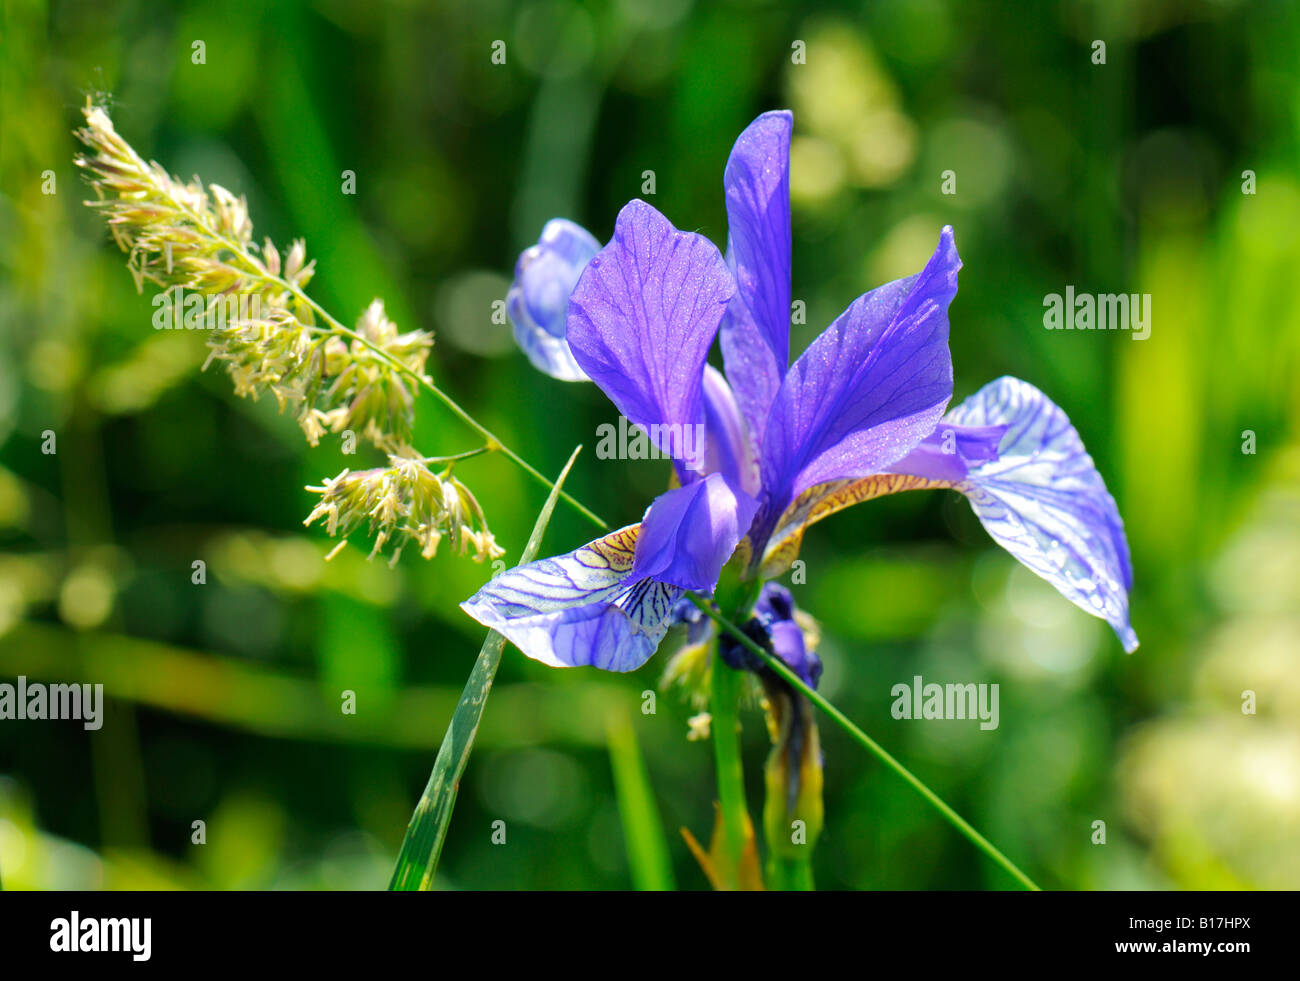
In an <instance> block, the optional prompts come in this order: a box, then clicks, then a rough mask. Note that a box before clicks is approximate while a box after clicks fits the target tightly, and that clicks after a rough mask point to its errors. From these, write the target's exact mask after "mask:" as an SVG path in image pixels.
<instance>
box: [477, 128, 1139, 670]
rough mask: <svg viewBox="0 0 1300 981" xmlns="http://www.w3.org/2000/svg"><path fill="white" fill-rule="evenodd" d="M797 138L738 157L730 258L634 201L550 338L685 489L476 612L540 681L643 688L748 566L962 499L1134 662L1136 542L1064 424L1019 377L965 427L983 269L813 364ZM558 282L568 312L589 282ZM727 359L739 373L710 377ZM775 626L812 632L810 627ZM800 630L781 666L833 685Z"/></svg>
mask: <svg viewBox="0 0 1300 981" xmlns="http://www.w3.org/2000/svg"><path fill="white" fill-rule="evenodd" d="M791 127H792V117H791V115H790V113H788V112H769V113H765V114H763V115H762V116H760V117H758V119H756V120H755V121H754V122H753V123H751V124H750V126H749V127H748V128H747V129H746V130H745V131H744V132H743V133H742V134H741V136H740V138H739V139H738V140H737V141H736V144H735V147H734V148H733V149H732V152H731V157H730V159H729V160H728V162H727V167H726V171H725V173H724V178H723V184H724V188H725V191H726V205H727V218H728V224H729V237H730V242H729V246H728V250H727V256H726V258H725V259H724V258H723V256H722V254H721V253H720V252H719V251H718V249H717V248H716V247H715V246H714V245H713V244H712V243H711V242H709V241H708V239H706V238H704V237H703V236H700V235H697V234H694V233H690V232H681V231H678V230H677V229H676V228H674V227H673V225H672V223H671V222H669V221H668V219H667V218H665V217H664V216H663V215H661V214H660V213H659V212H658V211H656V210H655V209H654V208H652V207H651V206H650V205H648V204H646V203H645V202H643V201H639V200H634V201H632V202H630V203H628V204H627V205H626V206H625V207H624V208H623V210H622V211H621V212H620V213H619V216H618V220H617V222H616V224H615V229H614V235H613V238H612V239H611V240H610V242H609V243H608V244H607V245H606V246H605V247H604V248H602V249H600V250H599V251H598V252H597V253H596V255H595V256H594V257H592V258H591V260H590V262H589V263H588V264H587V265H586V268H585V269H583V270H582V271H581V275H580V276H579V277H578V278H577V281H576V285H575V286H574V287H573V288H572V292H571V293H569V294H567V296H566V300H567V314H566V318H565V330H564V331H563V332H560V333H557V332H556V331H555V330H553V329H552V330H548V334H549V336H550V337H552V338H555V339H556V340H558V341H559V342H560V343H561V344H564V343H567V345H568V348H569V350H570V352H571V357H572V359H573V361H574V362H575V364H576V365H577V367H578V368H580V369H581V371H582V373H583V374H585V375H586V376H587V377H589V378H590V379H591V380H592V381H593V382H595V383H596V385H597V386H599V387H600V388H601V390H602V391H604V393H605V394H606V395H607V396H608V397H609V398H610V400H611V401H612V402H613V403H614V405H615V406H616V407H617V408H618V409H619V411H620V412H622V413H623V414H624V415H625V416H626V417H627V418H628V420H629V421H630V422H632V423H633V424H635V425H637V426H640V427H641V428H642V429H644V430H645V431H646V433H647V434H648V435H649V438H650V439H651V441H652V442H654V443H655V444H656V445H657V446H658V447H659V449H661V450H662V451H664V452H665V453H667V454H669V455H670V456H672V458H673V461H674V467H675V469H676V474H677V478H678V482H679V484H680V486H678V487H675V488H673V489H671V490H669V491H667V492H665V493H664V494H661V495H660V496H659V497H658V498H656V499H655V500H654V501H653V502H652V503H651V505H650V507H649V508H648V509H647V510H646V512H645V515H644V517H643V518H642V520H641V522H640V523H639V524H636V525H629V526H628V527H626V528H622V529H620V530H618V531H615V532H613V533H611V534H609V535H606V536H604V537H603V538H600V539H597V540H596V541H593V542H590V543H588V544H587V545H584V546H583V547H582V548H579V549H577V550H576V551H573V552H570V553H567V554H565V555H560V556H555V557H553V558H548V559H543V560H541V561H538V562H533V563H530V564H528V565H525V566H520V567H518V568H515V569H511V570H508V571H506V572H504V573H502V574H500V575H498V576H496V577H495V578H493V579H492V580H491V581H490V582H488V583H487V584H486V585H485V586H484V587H483V588H482V589H480V590H479V591H478V592H477V593H476V594H475V595H474V596H472V597H471V598H470V599H469V600H467V601H466V602H465V603H464V604H462V606H463V608H464V609H465V610H466V612H468V613H469V614H470V615H471V616H473V617H474V618H475V619H477V620H478V621H479V622H481V623H483V624H484V625H485V626H488V627H491V628H493V629H495V630H498V631H499V632H501V633H502V634H504V635H505V636H506V637H507V638H508V639H509V640H510V641H511V642H513V643H514V644H515V645H516V646H518V647H519V648H520V649H521V650H522V651H523V652H524V653H525V654H527V655H528V656H529V657H532V658H534V659H536V660H539V661H542V662H544V663H547V664H552V665H556V666H574V665H594V666H596V667H601V668H606V669H608V670H614V671H630V670H633V669H635V668H637V667H639V666H640V665H641V664H643V663H644V662H645V661H646V659H647V658H649V657H650V655H651V654H653V653H654V651H655V649H656V648H657V647H658V645H659V642H660V641H661V640H662V638H663V636H664V634H665V633H666V631H667V630H668V627H669V626H670V625H671V623H672V622H673V620H674V611H675V610H676V609H677V608H678V604H679V601H680V600H681V599H682V597H683V595H684V593H685V591H687V590H692V591H695V592H698V593H706V594H707V593H711V592H712V591H713V590H714V589H715V588H716V585H717V581H718V577H719V575H720V573H721V570H722V567H723V565H724V564H726V563H727V562H728V560H729V559H731V558H732V556H733V555H738V556H739V560H740V562H741V563H742V566H743V574H744V576H745V577H747V578H753V577H759V578H761V579H771V578H773V577H775V576H777V575H779V574H781V573H782V572H784V571H785V570H786V569H787V568H788V567H789V565H790V563H791V562H792V561H793V559H794V558H795V557H797V555H798V551H799V546H800V543H801V541H802V536H803V532H804V529H805V528H806V527H807V526H808V525H810V524H812V523H813V522H815V521H818V520H820V519H821V518H824V517H826V516H827V515H829V514H832V513H834V512H835V511H838V510H840V509H841V508H844V507H847V506H849V505H851V504H855V503H858V502H860V501H863V500H868V499H870V498H874V497H879V496H881V495H883V494H887V493H893V492H896V491H901V490H909V489H915V488H930V487H950V488H953V489H956V490H958V491H960V492H962V493H963V494H965V495H966V496H967V497H968V498H969V499H970V501H971V504H972V506H973V507H974V509H975V512H976V514H977V515H978V516H979V518H980V520H981V522H982V523H983V524H984V526H985V527H986V528H987V529H988V531H989V533H990V534H991V535H992V536H993V538H994V539H995V540H996V541H997V542H998V543H999V544H1000V545H1002V546H1003V547H1004V548H1006V549H1007V550H1008V551H1009V552H1010V553H1011V554H1012V555H1014V556H1015V557H1016V558H1017V559H1018V560H1019V561H1021V562H1022V563H1024V564H1025V565H1026V566H1028V567H1029V568H1030V569H1032V570H1033V571H1034V572H1036V573H1038V574H1039V575H1040V576H1042V577H1043V578H1044V579H1046V580H1047V581H1049V582H1051V583H1052V584H1053V585H1054V586H1055V587H1056V588H1057V589H1058V590H1059V591H1060V592H1061V593H1062V594H1063V595H1064V596H1065V597H1066V598H1067V599H1069V600H1071V602H1073V603H1075V604H1076V605H1078V606H1080V607H1082V608H1083V609H1085V610H1087V611H1088V612H1089V613H1092V614H1094V615H1096V616H1099V617H1102V618H1104V619H1106V620H1107V621H1108V622H1109V623H1110V624H1111V626H1112V627H1113V628H1114V629H1115V631H1116V633H1117V634H1118V635H1119V637H1120V640H1121V642H1122V643H1123V644H1124V647H1125V649H1126V650H1132V649H1134V648H1135V647H1136V646H1137V637H1136V635H1135V634H1134V633H1133V630H1132V628H1131V627H1130V625H1129V620H1128V591H1129V589H1130V588H1131V586H1132V572H1131V568H1130V565H1129V555H1128V546H1127V543H1126V541H1125V539H1124V532H1123V524H1122V522H1121V521H1120V518H1119V513H1118V510H1117V509H1116V507H1115V502H1114V500H1113V499H1112V498H1111V496H1110V494H1109V493H1107V491H1106V487H1105V485H1104V483H1103V482H1102V480H1101V477H1100V475H1099V474H1098V473H1097V471H1096V468H1095V467H1094V466H1093V463H1092V460H1091V458H1090V457H1089V456H1088V455H1087V453H1086V451H1085V450H1084V448H1083V445H1082V443H1081V441H1080V440H1079V437H1078V434H1077V433H1076V432H1075V430H1074V428H1073V427H1072V426H1071V425H1070V422H1069V420H1068V419H1067V418H1066V416H1065V414H1064V413H1063V412H1062V411H1061V410H1060V409H1059V408H1057V407H1056V406H1055V405H1053V404H1052V403H1051V402H1050V401H1048V399H1047V398H1046V397H1045V396H1044V395H1043V394H1042V393H1041V392H1039V391H1038V390H1037V389H1035V388H1034V387H1033V386H1031V385H1029V384H1028V383H1026V382H1022V381H1019V380H1017V379H1012V378H1003V379H999V380H998V381H995V382H993V383H991V384H989V385H987V386H986V387H985V388H984V389H982V390H981V391H980V392H978V393H976V394H975V395H974V396H972V397H971V398H970V399H968V400H966V401H965V402H963V403H962V404H961V405H959V406H958V407H957V408H955V409H953V410H952V411H951V412H948V414H947V415H945V414H944V413H945V409H947V407H948V403H949V401H950V399H951V397H952V361H951V358H950V355H949V351H948V305H949V304H950V303H951V301H952V298H953V296H955V295H956V292H957V270H958V269H959V268H960V266H961V261H960V259H959V258H958V256H957V249H956V246H955V244H954V242H953V234H952V229H951V228H944V229H943V230H942V232H941V233H940V236H939V243H938V247H937V248H936V250H935V252H934V254H933V256H931V258H930V260H929V261H928V262H927V263H926V264H925V267H924V268H923V269H922V270H921V271H920V272H918V273H917V274H915V275H913V276H910V277H907V278H905V279H900V280H896V281H894V282H892V283H887V284H886V285H884V286H880V287H878V288H876V289H874V290H872V291H870V292H868V293H865V294H863V295H862V296H860V297H858V299H857V300H855V301H854V302H853V303H852V304H850V305H849V307H848V309H846V310H845V311H844V313H842V314H841V315H840V316H839V317H838V318H836V320H835V321H834V322H833V323H832V324H831V325H830V326H829V327H828V328H827V329H826V330H825V331H824V332H823V333H822V334H821V336H819V337H818V338H817V339H816V340H814V341H813V342H812V344H810V345H809V346H808V348H807V350H805V351H804V353H803V354H802V355H801V356H800V357H799V358H798V359H797V360H796V361H795V362H794V364H792V365H791V364H790V362H789V322H790V251H791V250H790V201H789V159H790V157H789V149H790V133H791ZM549 227H550V226H549V225H548V228H549ZM573 227H574V228H576V227H577V226H573ZM543 239H544V242H543V243H539V246H538V247H537V248H539V249H541V248H542V246H543V245H544V244H545V239H546V236H545V235H544V236H543ZM530 251H532V250H530ZM543 251H545V250H543ZM525 255H528V253H525ZM520 265H521V267H522V269H523V273H524V279H523V280H521V279H519V278H517V280H516V287H517V288H519V289H520V290H521V293H520V295H521V296H523V295H529V296H531V295H542V294H544V293H546V290H544V289H542V287H541V286H539V285H538V284H537V283H529V282H526V281H525V280H527V278H528V277H527V275H526V274H527V273H528V271H529V269H531V268H532V263H525V262H524V261H523V259H522V258H521V263H520ZM558 265H560V266H564V268H563V270H562V271H563V273H564V275H563V276H561V275H560V274H559V273H557V274H556V276H555V278H554V280H553V281H551V282H550V283H549V284H548V285H547V288H548V289H550V290H552V292H551V293H549V294H547V295H549V296H551V297H555V296H560V295H564V294H563V289H564V288H565V286H566V285H567V283H568V274H569V273H570V272H571V269H570V268H568V267H567V266H565V265H564V264H563V263H560V264H558ZM518 276H519V272H518V271H517V277H518ZM513 293H515V289H512V294H513ZM538 305H539V306H545V308H546V309H547V310H552V311H553V310H554V309H557V308H558V306H559V305H560V304H559V303H558V301H548V302H547V303H546V304H538ZM543 319H544V318H543ZM535 322H540V321H539V320H536V318H535ZM516 324H518V321H516ZM715 337H719V338H720V347H721V350H722V360H723V365H724V368H725V373H720V372H718V371H717V370H716V369H714V368H712V367H711V366H709V365H708V364H707V363H706V359H707V357H708V354H709V351H710V349H711V347H712V345H713V342H714V339H715ZM531 356H532V352H531V350H530V357H531ZM687 427H702V431H703V432H704V434H705V438H704V441H703V442H704V445H703V448H702V450H701V448H700V447H699V446H698V443H697V442H696V441H692V440H689V439H682V438H681V434H683V433H684V432H686V431H687ZM760 595H761V596H765V597H766V599H767V600H768V601H769V605H770V601H771V598H772V596H776V600H777V603H778V605H779V604H780V603H781V602H783V601H784V599H783V597H781V596H780V595H779V594H776V593H768V592H767V591H766V590H765V591H764V593H763V594H760ZM790 605H791V613H792V612H793V611H792V606H793V604H792V602H791V604H790ZM764 618H766V622H767V623H768V624H769V625H773V624H777V623H787V624H789V627H794V626H795V625H794V621H793V616H792V615H791V616H787V617H784V618H782V617H778V616H775V615H773V613H772V611H771V610H768V611H767V612H766V613H764V612H762V611H759V616H758V617H756V619H759V620H763V619H764ZM789 627H782V628H781V629H780V631H779V632H780V633H781V634H782V635H783V637H782V639H781V644H782V648H783V649H781V650H778V653H780V654H781V656H783V657H785V658H787V663H791V667H793V668H794V669H795V670H797V671H799V672H800V673H801V674H803V675H805V676H806V680H815V676H814V674H813V671H812V662H811V661H808V660H806V657H805V655H806V652H804V653H801V651H802V641H800V645H799V649H798V650H796V649H795V648H794V647H793V635H792V634H791V633H790V629H789ZM771 639H772V641H773V642H775V641H776V637H775V635H772V637H771ZM773 646H774V647H775V643H774V644H773ZM801 658H804V659H803V660H801ZM792 662H793V663H792Z"/></svg>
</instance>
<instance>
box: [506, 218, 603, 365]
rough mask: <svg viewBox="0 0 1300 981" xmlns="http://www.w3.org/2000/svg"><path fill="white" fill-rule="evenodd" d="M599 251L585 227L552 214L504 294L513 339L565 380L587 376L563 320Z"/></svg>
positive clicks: (531, 359) (516, 269) (520, 259)
mask: <svg viewBox="0 0 1300 981" xmlns="http://www.w3.org/2000/svg"><path fill="white" fill-rule="evenodd" d="M598 251H600V243H599V242H597V241H596V239H595V238H593V237H592V235H591V233H590V232H588V231H587V230H586V229H585V228H583V227H582V226H581V225H575V224H574V223H573V222H571V221H567V220H565V219H563V218H553V219H551V220H550V221H548V222H547V223H546V227H545V228H543V229H542V235H541V238H540V239H539V240H538V242H537V244H536V245H534V246H532V247H530V248H528V249H525V250H524V251H523V253H522V254H521V255H520V256H519V261H518V262H517V263H516V264H515V279H514V282H513V283H511V284H510V290H509V292H507V294H506V313H507V314H509V316H510V322H511V324H513V325H514V335H515V342H516V343H517V344H518V345H519V346H520V347H521V348H522V349H523V351H524V353H525V354H527V355H528V360H529V361H531V362H532V363H533V367H535V368H537V369H538V370H539V371H543V372H545V373H546V374H548V375H550V376H551V377H552V378H558V379H560V380H561V381H586V380H587V376H586V374H585V373H584V372H583V370H582V369H581V368H580V367H578V363H577V362H576V361H575V360H574V359H573V354H572V352H571V351H570V350H569V345H568V342H567V341H566V340H565V318H566V316H567V314H568V308H569V294H570V293H572V292H573V287H574V286H576V285H577V283H578V277H579V276H581V275H582V271H583V269H585V268H586V267H587V263H588V262H590V261H591V259H592V257H593V256H595V254H596V253H597V252H598Z"/></svg>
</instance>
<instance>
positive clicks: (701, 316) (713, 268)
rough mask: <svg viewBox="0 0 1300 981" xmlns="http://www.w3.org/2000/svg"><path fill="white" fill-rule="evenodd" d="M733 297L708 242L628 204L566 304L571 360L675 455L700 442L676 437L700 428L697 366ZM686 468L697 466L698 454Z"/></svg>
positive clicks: (700, 365) (647, 209)
mask: <svg viewBox="0 0 1300 981" xmlns="http://www.w3.org/2000/svg"><path fill="white" fill-rule="evenodd" d="M734 292H735V285H734V284H733V282H732V279H731V273H730V272H729V271H728V269H727V264H726V263H725V262H724V261H723V259H722V255H721V253H719V252H718V250H717V247H716V246H714V245H713V243H711V242H710V241H709V240H708V239H706V238H704V237H703V236H701V235H696V234H694V233H691V232H679V231H678V230H677V229H675V228H674V227H673V225H672V223H671V222H670V221H669V220H668V219H667V218H665V217H664V216H663V215H661V214H660V213H659V212H658V211H656V210H655V209H654V208H652V207H651V206H650V205H648V204H646V203H645V202H644V201H631V202H629V203H628V204H627V205H626V206H625V207H624V208H623V210H622V211H621V212H619V216H618V222H617V224H616V225H615V227H614V237H613V239H611V240H610V243H609V244H608V245H607V246H605V248H603V249H601V251H600V252H599V253H598V254H597V256H596V257H595V258H594V259H592V260H591V263H590V265H588V266H587V269H586V271H585V272H584V273H583V274H582V278H581V279H579V280H578V285H577V287H576V288H575V289H574V291H573V294H572V296H571V297H570V298H569V317H568V337H569V344H570V346H571V347H572V349H573V354H574V357H575V358H576V360H577V362H578V364H579V365H580V366H581V367H582V369H583V370H584V371H586V373H587V374H588V375H589V376H590V377H591V379H592V381H594V382H595V383H596V384H597V385H599V386H600V388H601V390H602V391H603V392H604V393H605V394H606V395H608V396H609V398H610V400H611V401H612V402H613V403H614V405H615V406H617V407H618V410H619V411H620V412H622V413H623V415H625V416H627V418H628V420H629V421H630V422H632V423H635V424H636V425H638V426H640V427H641V428H643V429H644V430H645V431H646V433H647V435H648V436H649V438H650V441H651V442H652V443H653V444H654V445H655V446H657V447H658V448H659V449H660V450H661V451H663V452H665V453H668V454H670V455H674V456H675V457H677V458H681V451H682V448H683V446H696V445H698V442H699V441H695V440H687V439H685V438H684V436H685V434H686V432H687V431H686V428H685V427H688V426H700V427H702V426H703V424H704V407H703V405H702V403H701V398H700V386H701V383H702V378H703V374H704V361H705V358H706V356H707V355H708V352H709V347H710V346H711V345H712V343H713V337H714V335H715V334H716V333H717V330H718V323H719V322H720V321H721V320H722V314H723V312H724V311H725V310H726V307H727V301H728V300H730V299H731V296H732V294H733V293H734ZM684 462H685V463H686V464H687V466H688V467H689V468H690V469H692V470H697V469H699V468H700V467H701V466H702V465H703V458H702V453H701V455H700V458H698V459H695V460H686V461H684Z"/></svg>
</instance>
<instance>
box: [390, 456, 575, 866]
mask: <svg viewBox="0 0 1300 981" xmlns="http://www.w3.org/2000/svg"><path fill="white" fill-rule="evenodd" d="M581 451H582V447H581V446H579V447H577V448H576V449H574V451H573V454H572V455H571V456H570V457H569V462H568V463H566V464H565V465H564V470H563V471H561V472H560V477H559V479H558V480H557V481H556V482H555V484H554V485H553V486H552V487H551V493H550V496H549V497H547V499H546V503H545V504H544V505H543V506H542V510H541V513H540V514H538V516H537V522H536V524H534V525H533V533H532V534H531V535H529V536H528V544H527V546H525V548H524V554H523V555H522V556H521V558H520V560H519V561H520V564H523V563H525V562H531V561H532V560H533V559H534V558H535V557H536V556H537V550H538V548H539V547H540V546H541V543H542V535H543V534H545V532H546V525H547V524H548V523H549V522H550V520H551V512H553V511H554V510H555V502H556V499H557V498H558V497H559V496H560V488H561V487H563V486H564V481H565V478H566V477H568V476H569V470H570V468H571V467H572V466H573V461H574V460H576V459H577V458H578V454H579V453H580V452H581ZM505 644H506V639H505V638H504V637H502V636H501V635H500V634H499V633H497V632H496V631H495V630H491V631H488V635H487V639H486V640H484V641H483V647H482V649H481V650H480V651H479V654H478V660H476V661H475V662H474V668H473V670H472V671H470V674H469V680H468V681H466V682H465V690H464V691H463V692H462V693H461V696H460V704H459V705H457V706H456V711H455V713H454V714H453V715H452V717H451V722H450V723H449V724H448V725H447V734H446V735H445V736H443V738H442V746H440V747H439V749H438V757H437V759H435V760H434V763H433V772H431V773H430V774H429V782H428V784H427V785H426V786H425V788H424V795H423V796H422V797H421V798H420V802H419V803H418V804H417V805H416V806H415V813H414V814H412V815H411V823H410V824H409V825H407V828H406V837H405V838H404V839H403V841H402V850H401V851H400V852H399V853H398V855H397V866H396V868H394V869H393V878H392V881H391V882H389V884H388V888H389V889H393V890H399V891H415V890H419V889H429V888H432V885H433V873H434V870H435V869H437V867H438V859H439V857H441V855H442V846H443V842H445V841H446V840H447V826H448V825H449V824H450V823H451V812H452V808H454V807H455V806H456V794H457V792H458V791H459V790H460V778H461V775H462V774H463V773H464V772H465V766H466V764H468V763H469V754H470V750H471V749H473V747H474V736H475V734H476V733H477V732H478V725H479V721H480V720H481V719H482V718H483V706H484V704H485V703H486V702H487V697H488V693H489V692H490V691H491V690H492V680H493V679H494V678H495V677H496V673H497V667H498V666H499V665H500V664H501V651H502V650H503V649H504V648H505Z"/></svg>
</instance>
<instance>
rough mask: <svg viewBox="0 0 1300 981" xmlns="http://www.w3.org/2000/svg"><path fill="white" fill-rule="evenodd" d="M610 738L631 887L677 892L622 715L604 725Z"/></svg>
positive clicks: (640, 762) (615, 714)
mask: <svg viewBox="0 0 1300 981" xmlns="http://www.w3.org/2000/svg"><path fill="white" fill-rule="evenodd" d="M605 730H606V732H607V733H608V736H609V764H610V768H611V769H612V770H613V771H614V793H615V795H616V796H617V798H618V813H619V818H620V819H621V820H622V822H623V841H624V843H625V846H626V848H627V864H628V867H629V868H630V869H631V871H632V884H633V885H634V886H635V887H636V888H637V889H640V890H643V891H661V892H662V891H670V890H673V889H676V888H677V883H676V880H674V878H673V866H672V862H671V861H670V859H669V857H668V842H667V839H665V838H664V828H663V823H662V822H661V821H660V820H659V809H658V808H657V807H656V806H655V798H654V791H653V789H652V788H651V786H650V775H649V774H648V773H647V772H646V767H645V759H644V758H643V757H642V756H641V748H640V746H639V745H637V740H636V730H635V729H633V728H632V722H631V720H630V719H628V717H627V714H626V713H625V712H623V711H621V710H620V711H611V712H610V714H609V717H608V719H607V721H606V724H605Z"/></svg>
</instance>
